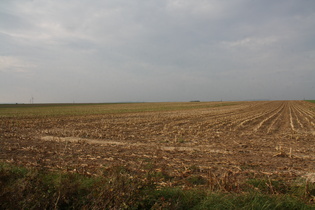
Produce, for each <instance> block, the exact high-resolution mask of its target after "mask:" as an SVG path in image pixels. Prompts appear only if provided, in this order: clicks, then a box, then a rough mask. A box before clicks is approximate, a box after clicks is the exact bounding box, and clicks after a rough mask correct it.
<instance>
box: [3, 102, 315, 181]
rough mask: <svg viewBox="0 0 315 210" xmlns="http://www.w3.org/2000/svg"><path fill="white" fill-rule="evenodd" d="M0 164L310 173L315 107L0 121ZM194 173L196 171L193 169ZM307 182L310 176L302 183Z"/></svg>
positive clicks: (94, 170)
mask: <svg viewBox="0 0 315 210" xmlns="http://www.w3.org/2000/svg"><path fill="white" fill-rule="evenodd" d="M0 140H1V141H0V160H1V161H6V162H12V163H15V164H21V165H26V166H32V167H44V168H47V169H50V170H55V169H62V170H67V171H76V172H80V173H88V174H98V173H99V172H100V170H102V168H106V167H108V166H112V165H120V164H123V165H128V166H130V167H135V168H137V169H139V170H141V168H142V166H143V167H144V166H145V165H147V164H149V163H153V164H156V165H158V166H159V167H161V168H163V169H164V170H167V171H169V172H170V173H173V174H178V173H179V172H180V173H181V175H183V171H186V172H187V173H190V172H191V171H192V169H196V168H197V169H198V170H197V172H198V173H199V174H206V173H209V172H211V173H215V174H223V173H225V172H233V173H239V174H242V175H243V176H245V177H246V176H247V175H248V174H266V175H270V176H272V175H275V176H281V177H289V178H290V177H293V178H297V177H300V176H305V177H309V176H310V174H314V173H315V153H314V152H315V147H314V143H315V104H311V103H308V102H304V101H261V102H243V103H238V104H235V105H231V106H222V107H212V108H196V109H193V110H178V111H153V112H139V113H123V114H104V115H88V116H60V117H52V118H47V119H45V118H42V117H38V118H36V117H16V118H14V117H11V118H10V117H5V118H0ZM195 172H196V170H195ZM310 179H311V178H310Z"/></svg>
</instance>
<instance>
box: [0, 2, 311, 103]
mask: <svg viewBox="0 0 315 210" xmlns="http://www.w3.org/2000/svg"><path fill="white" fill-rule="evenodd" d="M262 99H263V100H303V99H315V1H314V0H277V1H274V0H233V1H228V0H158V1H157V0H132V1H130V0H93V1H90V0H67V1H64V0H1V1H0V103H30V102H31V101H33V103H73V102H75V103H89V102H90V103H99V102H160V101H164V102H167V101H191V100H200V101H219V100H223V101H241V100H262Z"/></svg>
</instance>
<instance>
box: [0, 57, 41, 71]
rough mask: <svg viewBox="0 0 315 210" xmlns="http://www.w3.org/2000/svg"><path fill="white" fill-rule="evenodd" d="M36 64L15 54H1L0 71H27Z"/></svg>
mask: <svg viewBox="0 0 315 210" xmlns="http://www.w3.org/2000/svg"><path fill="white" fill-rule="evenodd" d="M34 67H36V65H35V64H33V63H31V62H27V61H25V60H23V59H21V58H18V57H13V56H0V72H11V73H27V72H28V71H29V69H31V68H34Z"/></svg>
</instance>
